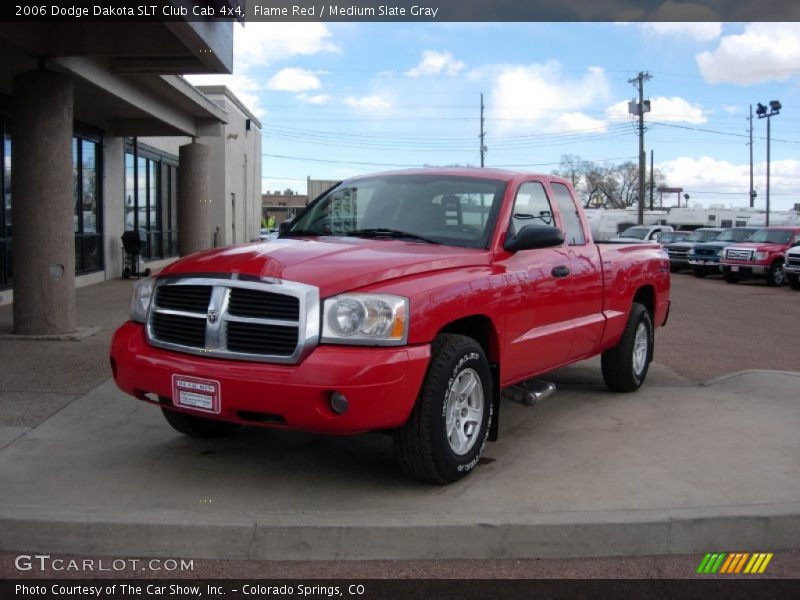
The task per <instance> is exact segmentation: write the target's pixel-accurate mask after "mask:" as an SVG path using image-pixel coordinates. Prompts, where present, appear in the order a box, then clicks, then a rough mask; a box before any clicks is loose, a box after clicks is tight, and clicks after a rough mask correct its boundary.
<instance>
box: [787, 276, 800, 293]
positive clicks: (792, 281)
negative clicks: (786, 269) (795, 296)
mask: <svg viewBox="0 0 800 600" xmlns="http://www.w3.org/2000/svg"><path fill="white" fill-rule="evenodd" d="M786 281H787V282H788V283H789V287H790V288H792V289H793V290H800V276H798V275H786Z"/></svg>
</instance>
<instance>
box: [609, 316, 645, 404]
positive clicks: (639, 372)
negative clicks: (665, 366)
mask: <svg viewBox="0 0 800 600" xmlns="http://www.w3.org/2000/svg"><path fill="white" fill-rule="evenodd" d="M651 360H653V321H652V319H651V318H650V313H649V312H648V311H647V309H646V308H645V307H644V306H643V305H642V304H639V303H638V302H634V303H633V304H632V305H631V312H630V314H629V315H628V322H627V323H626V324H625V331H624V332H623V333H622V338H621V339H620V340H619V343H618V344H617V345H616V346H614V347H613V348H611V349H610V350H606V351H605V352H603V355H602V357H601V365H602V369H603V381H605V382H606V386H607V387H608V389H610V390H611V391H612V392H623V393H627V392H635V391H636V390H638V389H639V388H640V387H641V386H642V384H643V383H644V380H645V378H646V377H647V370H648V369H649V368H650V361H651Z"/></svg>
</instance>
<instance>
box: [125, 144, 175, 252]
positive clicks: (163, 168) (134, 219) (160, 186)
mask: <svg viewBox="0 0 800 600" xmlns="http://www.w3.org/2000/svg"><path fill="white" fill-rule="evenodd" d="M177 167H178V161H177V158H176V157H174V156H170V155H168V154H165V153H163V152H159V151H157V150H155V149H154V148H150V147H147V146H144V145H142V144H139V143H137V142H136V141H134V140H131V141H129V142H128V144H127V145H126V149H125V229H126V230H127V231H131V230H134V229H135V230H138V231H140V232H141V234H142V236H143V237H144V239H145V240H146V244H145V247H144V249H143V252H142V256H143V257H144V258H148V259H157V258H165V257H168V256H175V255H176V254H177V252H178V242H177V233H178V232H177V211H176V204H177V192H176V185H177Z"/></svg>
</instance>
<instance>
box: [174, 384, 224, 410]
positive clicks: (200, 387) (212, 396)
mask: <svg viewBox="0 0 800 600" xmlns="http://www.w3.org/2000/svg"><path fill="white" fill-rule="evenodd" d="M220 395H221V386H220V383H219V381H216V380H215V379H201V378H200V377H189V376H188V375H173V376H172V401H173V402H174V403H175V405H176V406H181V407H183V408H192V409H194V410H202V411H204V412H210V413H214V414H219V412H220V406H221V400H220Z"/></svg>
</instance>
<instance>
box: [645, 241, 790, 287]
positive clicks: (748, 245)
mask: <svg viewBox="0 0 800 600" xmlns="http://www.w3.org/2000/svg"><path fill="white" fill-rule="evenodd" d="M660 241H661V242H662V245H663V246H664V249H665V250H666V252H667V254H668V255H669V258H670V270H671V271H672V272H673V273H675V272H678V271H680V270H682V269H686V268H691V269H692V272H693V273H694V275H695V276H696V277H701V278H702V277H706V276H708V275H713V274H718V273H721V274H722V277H723V279H724V280H725V281H726V282H728V283H738V282H739V281H743V280H745V279H755V278H758V279H764V280H765V281H766V283H767V285H769V286H780V285H783V284H784V283H785V282H788V283H789V285H790V286H791V287H792V288H793V289H800V227H761V228H753V227H732V228H728V229H718V228H713V227H703V228H701V229H696V230H695V231H694V232H692V233H691V234H690V235H688V236H687V237H686V238H684V239H683V240H679V241H669V242H668V243H664V242H667V239H666V237H662V238H661V240H660Z"/></svg>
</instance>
